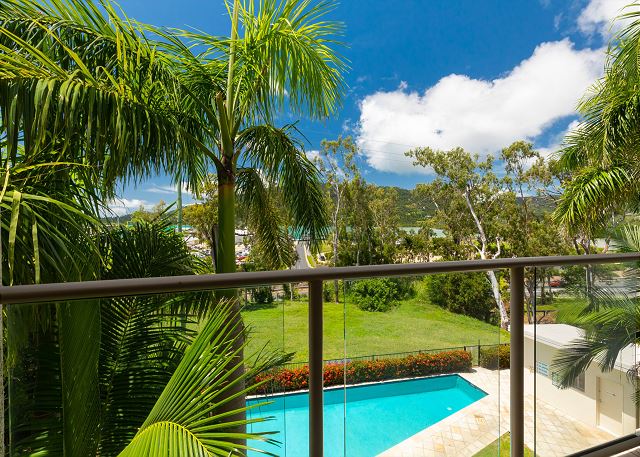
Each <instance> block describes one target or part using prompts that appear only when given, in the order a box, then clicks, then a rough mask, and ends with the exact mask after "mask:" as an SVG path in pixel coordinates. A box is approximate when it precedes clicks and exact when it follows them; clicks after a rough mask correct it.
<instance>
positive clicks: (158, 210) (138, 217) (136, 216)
mask: <svg viewBox="0 0 640 457" xmlns="http://www.w3.org/2000/svg"><path fill="white" fill-rule="evenodd" d="M167 209H168V208H167V204H166V203H165V202H164V200H160V201H159V202H158V203H156V204H155V205H153V207H152V208H151V209H150V210H149V211H147V210H146V208H145V207H144V205H140V207H139V208H138V209H137V210H135V211H134V212H133V213H131V222H133V223H136V222H154V221H157V220H158V219H160V218H161V217H163V215H165V213H166V212H167Z"/></svg>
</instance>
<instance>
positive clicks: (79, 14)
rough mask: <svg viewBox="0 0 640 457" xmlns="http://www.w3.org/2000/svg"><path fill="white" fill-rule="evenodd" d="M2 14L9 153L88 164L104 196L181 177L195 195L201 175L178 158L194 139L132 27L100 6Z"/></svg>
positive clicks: (0, 70) (58, 5)
mask: <svg viewBox="0 0 640 457" xmlns="http://www.w3.org/2000/svg"><path fill="white" fill-rule="evenodd" d="M3 5H4V6H3V8H2V9H0V55H1V56H2V59H0V117H2V118H3V125H4V126H5V128H6V130H7V143H8V144H7V147H8V149H9V150H10V151H11V150H15V149H16V148H17V145H18V144H20V142H21V141H24V146H25V150H26V151H27V153H28V154H31V153H32V152H33V151H38V150H41V149H45V150H51V151H55V152H56V153H57V154H58V155H63V156H65V157H69V156H71V157H74V160H76V161H82V160H87V161H88V162H89V163H91V164H92V165H94V166H97V167H99V169H100V170H101V173H102V174H103V176H104V180H105V181H104V182H105V185H106V188H108V189H111V188H112V187H113V185H114V183H115V181H116V179H118V178H123V179H125V180H126V179H134V180H135V179H141V178H142V177H144V176H145V175H148V174H150V173H157V172H160V171H165V172H169V173H170V174H172V175H174V174H176V173H174V172H177V171H178V169H180V168H182V169H184V168H187V169H188V170H189V172H190V173H183V175H185V176H187V177H189V178H190V179H193V183H192V184H193V186H194V187H195V184H196V182H197V178H199V177H200V176H201V175H202V174H203V173H204V171H205V169H204V165H203V163H202V162H201V160H199V156H198V155H194V154H188V155H185V152H184V151H191V150H193V149H194V148H192V146H191V145H192V139H193V138H200V133H199V129H198V122H197V120H196V119H195V118H193V117H190V116H189V114H188V113H187V112H185V111H183V110H182V109H181V105H180V103H179V102H180V101H181V100H182V98H183V95H182V92H181V89H180V88H181V85H180V82H179V79H178V77H177V74H176V72H175V69H174V68H173V67H172V66H171V65H170V64H169V59H167V58H165V56H163V55H161V53H159V52H158V51H157V50H156V47H155V45H154V44H153V43H152V42H150V41H149V40H147V39H145V38H144V36H143V35H142V29H141V27H139V26H137V25H134V24H133V23H132V22H130V21H128V20H126V19H121V18H120V16H119V15H118V12H117V11H116V10H115V9H114V8H113V6H112V4H111V3H110V2H108V1H102V2H101V3H100V8H98V7H97V6H96V5H94V4H93V3H89V4H86V3H85V2H78V1H75V0H60V1H58V2H53V3H49V2H44V1H43V2H30V1H27V0H11V1H9V2H6V5H5V2H3ZM63 114H64V115H63ZM185 159H189V160H186V161H185ZM58 160H59V159H58ZM191 175H194V177H193V178H192V177H191Z"/></svg>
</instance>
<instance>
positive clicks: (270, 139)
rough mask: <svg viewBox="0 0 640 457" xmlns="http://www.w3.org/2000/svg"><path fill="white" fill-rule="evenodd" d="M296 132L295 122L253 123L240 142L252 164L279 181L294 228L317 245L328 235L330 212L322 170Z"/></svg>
mask: <svg viewBox="0 0 640 457" xmlns="http://www.w3.org/2000/svg"><path fill="white" fill-rule="evenodd" d="M295 132H296V130H295V127H294V126H286V127H284V128H282V129H278V128H275V127H272V126H270V125H259V126H253V127H249V128H247V129H245V130H243V131H242V132H241V133H240V134H239V137H238V141H237V145H238V147H239V148H242V151H244V154H245V155H246V160H247V161H248V162H249V164H250V165H251V166H252V167H254V168H255V169H258V170H261V171H262V172H263V173H264V174H265V176H266V177H267V179H269V180H271V181H273V182H274V183H276V185H277V186H278V188H279V189H280V190H281V194H282V199H283V200H284V202H285V204H286V207H287V208H288V209H289V211H290V213H291V218H292V221H293V224H294V227H295V229H296V230H298V231H300V232H301V234H302V235H303V236H305V237H307V238H308V239H309V240H310V243H311V246H312V248H314V249H315V248H316V247H317V246H318V244H319V242H320V241H321V240H323V239H325V238H326V236H327V227H328V225H329V224H328V222H327V221H328V215H327V213H326V208H325V202H324V196H323V191H322V184H321V182H320V173H319V171H318V169H317V168H316V166H315V165H314V164H313V163H312V162H311V161H310V160H309V159H308V158H307V156H306V155H305V154H304V152H303V151H302V150H301V148H300V147H299V146H300V145H299V144H298V142H297V141H296V140H295V138H294V137H293V135H292V133H295Z"/></svg>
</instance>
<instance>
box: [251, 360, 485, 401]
mask: <svg viewBox="0 0 640 457" xmlns="http://www.w3.org/2000/svg"><path fill="white" fill-rule="evenodd" d="M471 363H472V357H471V354H470V353H468V352H466V351H461V350H457V351H445V352H437V353H433V354H417V355H410V356H407V357H402V358H396V359H382V360H371V361H353V362H347V364H346V365H344V364H341V363H340V364H337V363H336V364H333V363H332V364H327V365H325V367H324V385H325V387H327V386H336V385H340V384H342V383H343V382H344V375H345V373H344V370H345V368H346V370H347V372H346V377H347V384H361V383H365V382H375V381H384V380H389V379H401V378H415V377H419V376H428V375H433V374H444V373H456V372H461V371H469V370H471ZM265 380H266V382H265V383H264V384H262V385H260V386H259V387H258V388H257V389H256V393H257V394H267V393H275V392H290V391H294V390H304V389H308V388H309V367H308V366H307V365H305V366H303V367H300V368H292V369H289V368H281V369H275V370H271V371H268V372H266V373H262V374H260V375H258V376H256V378H255V380H254V381H255V382H256V383H259V382H262V381H265Z"/></svg>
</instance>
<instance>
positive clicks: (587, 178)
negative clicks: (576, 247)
mask: <svg viewBox="0 0 640 457" xmlns="http://www.w3.org/2000/svg"><path fill="white" fill-rule="evenodd" d="M629 8H631V6H630V7H629ZM639 17H640V12H639V11H638V10H637V5H634V8H633V9H629V10H627V12H625V13H624V14H622V15H621V17H620V19H621V20H625V21H628V23H629V25H628V26H626V27H624V28H623V29H622V30H621V31H620V32H619V33H617V35H616V36H615V37H614V38H613V39H612V40H611V42H610V44H609V49H608V52H607V54H606V55H607V59H606V62H605V74H604V76H603V77H602V78H601V79H600V80H599V81H597V82H596V83H595V84H594V85H593V86H592V87H591V88H590V89H589V90H588V91H587V93H586V94H585V96H584V98H583V100H582V101H581V102H580V104H579V105H578V111H579V113H580V114H581V115H582V118H583V120H582V122H581V123H580V124H579V125H578V127H577V128H575V129H574V130H573V131H572V132H570V133H569V134H568V135H567V136H566V138H565V141H564V147H563V149H562V151H561V157H560V159H559V166H560V167H561V169H562V171H563V172H564V173H565V174H566V175H567V179H566V180H565V182H564V193H563V195H562V197H561V199H560V201H559V205H558V207H557V209H556V211H555V217H556V219H557V220H558V221H560V222H561V223H562V224H564V225H565V226H566V227H567V228H568V229H569V230H570V231H581V232H582V233H586V234H587V235H592V234H594V233H595V232H596V231H597V230H598V229H601V228H603V227H606V226H607V224H608V223H609V221H610V219H611V217H612V215H614V214H620V213H621V212H624V211H625V210H627V209H634V208H636V207H637V201H638V194H639V193H640V187H638V185H639V182H640V181H639V180H638V179H637V178H638V175H639V173H640V168H639V166H638V164H639V163H640V162H639V161H638V154H637V150H638V144H639V142H640V122H639V120H640V110H639V106H640V105H639V104H638V91H637V87H638V83H639V81H640V68H638V65H637V62H638V59H639V58H640V34H639V33H638V32H639V30H640V23H639V22H638V18H639Z"/></svg>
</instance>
